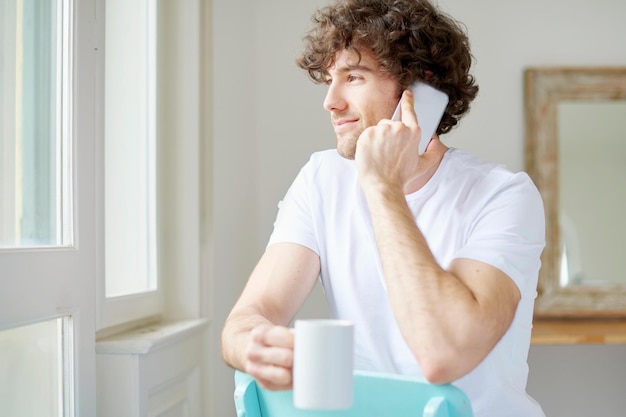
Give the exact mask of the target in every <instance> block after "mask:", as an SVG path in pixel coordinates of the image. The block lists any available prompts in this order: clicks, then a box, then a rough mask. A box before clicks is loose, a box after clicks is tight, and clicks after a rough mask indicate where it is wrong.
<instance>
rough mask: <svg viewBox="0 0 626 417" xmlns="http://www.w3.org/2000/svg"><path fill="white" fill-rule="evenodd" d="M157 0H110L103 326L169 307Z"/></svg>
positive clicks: (106, 58) (108, 4)
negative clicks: (163, 253)
mask: <svg viewBox="0 0 626 417" xmlns="http://www.w3.org/2000/svg"><path fill="white" fill-rule="evenodd" d="M156 7H157V4H156V1H154V0H135V1H127V0H108V1H107V4H106V17H105V31H104V32H105V35H104V37H105V59H104V61H105V66H104V103H105V105H104V173H105V174H104V216H103V217H104V238H105V245H104V253H103V254H102V256H103V258H104V288H102V287H101V294H100V298H101V304H100V305H101V307H102V312H101V320H100V323H99V326H98V327H99V328H106V327H111V326H115V325H119V324H122V323H125V322H129V321H133V320H138V319H143V318H146V317H151V316H156V315H159V314H160V313H161V310H162V298H163V295H162V291H161V288H160V286H159V280H158V265H157V217H156V214H157V213H156V207H157V195H156V172H157V166H156V155H157V152H156V105H157V99H156V95H157V91H156V88H157V85H156V72H157V65H156V42H157V39H156V33H157V29H156V25H157V21H156V17H157V12H156ZM129 28H132V29H131V30H129Z"/></svg>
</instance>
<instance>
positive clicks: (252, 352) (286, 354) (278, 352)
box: [247, 344, 293, 368]
mask: <svg viewBox="0 0 626 417" xmlns="http://www.w3.org/2000/svg"><path fill="white" fill-rule="evenodd" d="M247 356H248V357H247V359H248V360H249V361H251V362H255V363H263V364H268V365H275V366H281V367H283V368H291V367H292V366H293V350H291V349H288V348H282V347H268V346H260V345H256V344H253V345H251V346H250V349H249V350H248V355H247Z"/></svg>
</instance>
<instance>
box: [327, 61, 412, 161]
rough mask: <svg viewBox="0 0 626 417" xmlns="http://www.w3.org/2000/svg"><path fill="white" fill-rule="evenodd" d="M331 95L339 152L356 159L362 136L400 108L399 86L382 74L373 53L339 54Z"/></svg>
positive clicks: (331, 74) (331, 78) (330, 76)
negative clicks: (357, 147)
mask: <svg viewBox="0 0 626 417" xmlns="http://www.w3.org/2000/svg"><path fill="white" fill-rule="evenodd" d="M327 83H328V92H327V93H326V99H325V100H324V108H325V109H326V110H328V111H329V112H330V117H331V122H332V124H333V127H334V129H335V133H336V134H337V151H338V152H339V154H340V155H341V156H343V157H344V158H348V159H354V155H355V152H356V143H357V140H358V139H359V136H360V135H361V133H362V132H363V131H364V130H365V129H366V128H367V127H369V126H374V125H376V124H377V123H378V122H379V121H380V120H381V119H389V118H391V116H392V114H393V111H394V110H395V108H396V106H397V104H398V97H399V94H400V92H399V91H398V83H397V82H396V80H394V79H393V78H391V77H390V76H388V75H386V74H383V73H382V72H381V71H380V65H379V64H378V62H377V61H376V59H375V58H374V57H373V55H372V54H371V53H370V52H369V51H366V50H364V51H361V59H360V60H359V55H358V54H357V53H356V52H354V51H351V50H345V49H344V50H342V51H340V52H338V53H337V56H336V59H335V63H334V64H333V66H332V67H330V68H328V82H327Z"/></svg>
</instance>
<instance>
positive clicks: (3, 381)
mask: <svg viewBox="0 0 626 417" xmlns="http://www.w3.org/2000/svg"><path fill="white" fill-rule="evenodd" d="M70 363H71V322H70V319H69V318H59V319H54V320H50V321H46V322H42V323H37V324H32V325H29V326H23V327H18V328H14V329H9V330H4V331H0V369H2V372H0V415H2V416H7V417H13V416H16V417H17V416H19V417H62V416H70V415H72V414H71V413H70V412H69V411H70V410H69V409H67V408H66V407H70V405H71V401H69V398H70V392H71V385H70V381H71V379H72V378H71V373H70V369H71V367H70V366H68V365H69V364H70Z"/></svg>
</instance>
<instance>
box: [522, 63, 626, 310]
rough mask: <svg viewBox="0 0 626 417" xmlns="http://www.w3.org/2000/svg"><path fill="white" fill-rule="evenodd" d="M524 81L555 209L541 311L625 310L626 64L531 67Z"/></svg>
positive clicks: (535, 149)
mask: <svg viewBox="0 0 626 417" xmlns="http://www.w3.org/2000/svg"><path fill="white" fill-rule="evenodd" d="M525 88H526V90H525V98H526V103H525V104H526V109H525V110H526V170H527V172H528V173H529V175H530V176H531V177H532V179H533V180H534V181H535V184H536V185H537V187H538V189H539V191H540V193H541V195H542V198H543V201H544V206H545V213H546V248H545V250H544V252H543V254H542V268H541V271H540V276H539V285H538V293H539V295H538V298H537V301H536V303H535V317H537V318H539V319H541V318H560V319H563V318H568V319H569V318H585V319H588V318H603V319H606V318H626V268H625V267H624V259H626V67H624V68H621V67H620V68H613V67H610V68H529V69H527V70H526V72H525Z"/></svg>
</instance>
